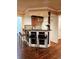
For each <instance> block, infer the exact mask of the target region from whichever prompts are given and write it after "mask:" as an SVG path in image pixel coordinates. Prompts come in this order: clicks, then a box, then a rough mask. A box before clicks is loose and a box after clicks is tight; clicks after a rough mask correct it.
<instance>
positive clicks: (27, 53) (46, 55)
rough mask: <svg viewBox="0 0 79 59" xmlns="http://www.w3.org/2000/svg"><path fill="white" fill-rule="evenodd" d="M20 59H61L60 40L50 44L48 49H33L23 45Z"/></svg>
mask: <svg viewBox="0 0 79 59" xmlns="http://www.w3.org/2000/svg"><path fill="white" fill-rule="evenodd" d="M20 52H21V55H20V59H61V40H60V39H59V41H58V43H57V44H56V43H54V42H51V46H50V47H49V48H33V47H28V46H27V45H26V44H24V43H23V47H22V48H21V50H20Z"/></svg>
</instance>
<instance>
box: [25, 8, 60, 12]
mask: <svg viewBox="0 0 79 59" xmlns="http://www.w3.org/2000/svg"><path fill="white" fill-rule="evenodd" d="M40 9H41V10H51V11H56V12H60V11H61V10H55V9H53V8H49V7H41V8H28V9H26V10H25V13H26V12H28V11H30V10H32V11H34V10H40Z"/></svg>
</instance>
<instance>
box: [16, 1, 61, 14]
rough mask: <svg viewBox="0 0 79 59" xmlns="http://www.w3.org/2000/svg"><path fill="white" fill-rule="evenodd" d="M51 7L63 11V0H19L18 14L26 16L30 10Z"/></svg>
mask: <svg viewBox="0 0 79 59" xmlns="http://www.w3.org/2000/svg"><path fill="white" fill-rule="evenodd" d="M41 7H49V8H52V9H54V10H56V11H58V10H61V0H17V12H18V13H21V14H24V12H25V10H27V9H28V8H41Z"/></svg>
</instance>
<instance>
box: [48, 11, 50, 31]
mask: <svg viewBox="0 0 79 59" xmlns="http://www.w3.org/2000/svg"><path fill="white" fill-rule="evenodd" d="M48 30H50V12H48Z"/></svg>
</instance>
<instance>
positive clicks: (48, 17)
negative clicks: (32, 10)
mask: <svg viewBox="0 0 79 59" xmlns="http://www.w3.org/2000/svg"><path fill="white" fill-rule="evenodd" d="M50 15H51V13H50V12H48V30H49V31H50ZM49 36H50V35H49V32H48V44H49Z"/></svg>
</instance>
